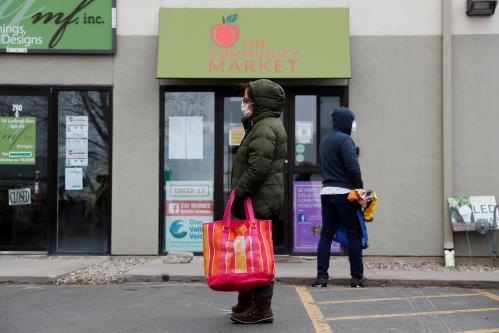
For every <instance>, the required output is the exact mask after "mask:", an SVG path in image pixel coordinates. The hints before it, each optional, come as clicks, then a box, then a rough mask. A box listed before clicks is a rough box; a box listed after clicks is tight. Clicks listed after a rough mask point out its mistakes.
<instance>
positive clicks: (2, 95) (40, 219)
mask: <svg viewBox="0 0 499 333" xmlns="http://www.w3.org/2000/svg"><path fill="white" fill-rule="evenodd" d="M48 110H49V95H48V92H47V93H44V92H39V91H23V92H12V91H0V249H1V250H4V251H26V250H30V251H45V250H47V230H48V229H47V227H48V225H47V221H48V209H47V208H48V207H47V193H48V191H47V170H48V143H47V141H48V140H47V138H48V114H49V112H48Z"/></svg>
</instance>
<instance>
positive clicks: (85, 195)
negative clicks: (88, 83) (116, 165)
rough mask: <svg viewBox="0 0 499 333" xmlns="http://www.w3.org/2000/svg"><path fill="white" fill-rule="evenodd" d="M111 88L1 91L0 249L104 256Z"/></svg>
mask: <svg viewBox="0 0 499 333" xmlns="http://www.w3.org/2000/svg"><path fill="white" fill-rule="evenodd" d="M111 106H112V94H111V88H108V87H67V88H63V87H57V88H56V87H16V88H11V87H0V251H2V252H17V251H44V252H45V251H46V252H49V253H54V252H55V253H79V254H81V253H90V254H107V253H109V250H110V242H109V240H110V224H111V173H110V172H111V163H110V162H111V137H112V135H111V123H112V122H111Z"/></svg>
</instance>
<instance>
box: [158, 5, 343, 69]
mask: <svg viewBox="0 0 499 333" xmlns="http://www.w3.org/2000/svg"><path fill="white" fill-rule="evenodd" d="M159 30H160V31H159V47H158V66H157V77H158V78H263V77H268V78H350V77H351V66H350V42H349V38H350V36H349V23H348V9H347V8H314V9H311V8H300V9H289V8H285V9H277V8H272V9H268V8H267V9H263V8H258V9H255V8H253V9H248V8H237V9H223V8H221V9H176V8H162V9H161V11H160V29H159Z"/></svg>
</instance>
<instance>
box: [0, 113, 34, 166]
mask: <svg viewBox="0 0 499 333" xmlns="http://www.w3.org/2000/svg"><path fill="white" fill-rule="evenodd" d="M35 159H36V118H34V117H17V118H15V117H0V165H2V164H4V165H5V164H9V165H33V164H35Z"/></svg>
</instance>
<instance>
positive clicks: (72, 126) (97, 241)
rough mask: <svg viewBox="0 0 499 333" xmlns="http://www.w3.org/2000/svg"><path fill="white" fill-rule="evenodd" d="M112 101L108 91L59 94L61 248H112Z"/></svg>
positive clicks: (94, 249) (58, 233)
mask: <svg viewBox="0 0 499 333" xmlns="http://www.w3.org/2000/svg"><path fill="white" fill-rule="evenodd" d="M110 100H111V96H110V92H109V91H61V92H59V94H58V107H59V159H58V160H59V162H58V165H59V173H58V174H59V182H58V223H57V251H58V252H99V253H106V252H107V251H108V235H109V224H110V203H111V201H110V196H111V184H110V181H111V180H110V175H109V157H110V155H109V145H110V142H111V138H110V131H109V127H110V116H111V114H110V112H111V110H110Z"/></svg>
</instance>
